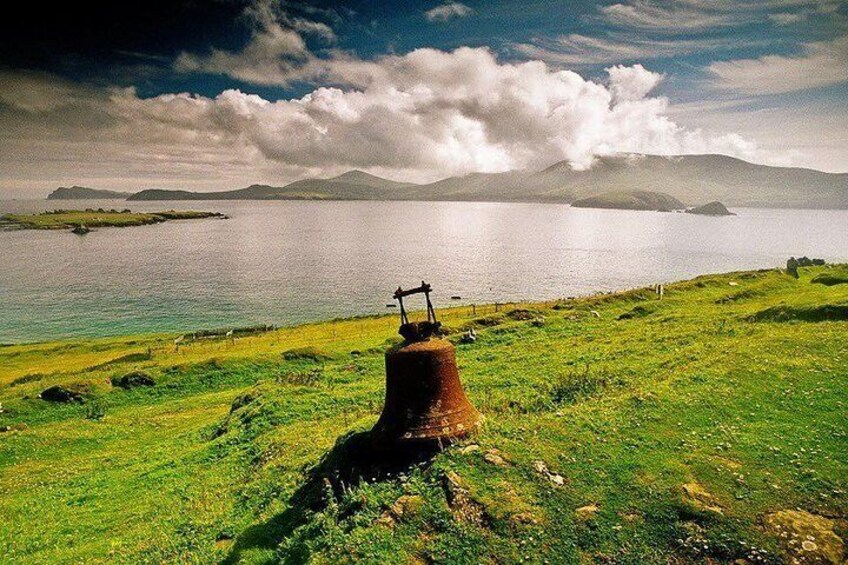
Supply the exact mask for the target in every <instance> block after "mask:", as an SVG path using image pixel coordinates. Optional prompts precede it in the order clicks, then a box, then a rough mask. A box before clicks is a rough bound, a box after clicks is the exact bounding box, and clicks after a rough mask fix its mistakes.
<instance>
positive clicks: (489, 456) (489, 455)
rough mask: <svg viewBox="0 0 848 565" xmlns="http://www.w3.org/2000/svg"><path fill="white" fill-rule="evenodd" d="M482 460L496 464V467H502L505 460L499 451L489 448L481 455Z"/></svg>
mask: <svg viewBox="0 0 848 565" xmlns="http://www.w3.org/2000/svg"><path fill="white" fill-rule="evenodd" d="M483 460H484V461H485V462H486V463H491V464H492V465H497V466H498V467H503V466H504V465H506V460H504V458H503V457H501V455H500V452H499V451H498V450H497V449H490V450H489V451H487V452H486V454H485V455H484V456H483Z"/></svg>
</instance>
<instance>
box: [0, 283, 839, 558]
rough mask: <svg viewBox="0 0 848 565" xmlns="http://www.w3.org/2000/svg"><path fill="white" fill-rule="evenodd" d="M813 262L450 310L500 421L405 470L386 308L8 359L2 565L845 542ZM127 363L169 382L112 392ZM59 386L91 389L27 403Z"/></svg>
mask: <svg viewBox="0 0 848 565" xmlns="http://www.w3.org/2000/svg"><path fill="white" fill-rule="evenodd" d="M800 271H801V277H800V279H798V280H796V279H794V278H791V277H788V276H786V275H784V274H783V273H781V272H778V271H764V272H748V273H733V274H727V275H716V276H704V277H700V278H698V279H695V280H692V281H687V282H681V283H677V284H673V285H668V286H667V287H666V294H665V299H664V300H663V301H657V300H656V295H655V294H654V293H653V292H652V291H651V290H647V289H644V290H635V291H631V292H627V293H622V294H617V295H605V296H597V297H591V298H586V299H578V300H569V301H561V302H556V303H544V304H529V305H513V306H510V307H506V308H503V307H502V308H501V310H500V311H499V312H497V313H496V312H494V308H493V307H486V308H485V309H484V308H479V307H478V308H477V313H476V315H473V314H472V312H471V310H470V308H456V309H450V310H445V311H443V312H442V318H443V320H444V323H445V324H446V325H447V326H448V327H450V328H452V329H454V330H455V333H454V334H453V335H452V336H451V339H454V340H456V339H457V337H458V336H459V332H458V330H461V329H463V328H467V327H471V326H474V327H476V328H477V330H478V334H479V336H480V338H479V340H478V341H477V342H476V343H472V344H460V345H458V346H457V357H458V362H459V368H460V373H461V375H462V379H463V381H464V383H465V388H466V390H467V392H468V394H469V397H470V398H471V400H472V402H473V403H474V404H475V405H476V406H477V407H478V408H479V409H480V410H481V412H483V414H484V415H485V417H486V421H485V428H484V430H483V432H482V433H481V434H480V435H479V436H477V437H475V438H473V439H471V440H469V441H467V442H465V443H463V444H461V445H457V446H453V447H451V448H448V449H446V450H444V451H443V452H440V453H438V454H436V455H435V457H434V458H433V459H432V460H431V461H429V462H424V463H421V464H419V465H417V466H413V467H409V468H405V467H404V466H403V465H402V464H403V462H402V461H396V460H395V461H392V463H393V465H394V466H391V465H386V464H382V465H374V464H373V462H374V460H373V459H370V455H371V454H370V452H369V447H368V446H369V443H368V438H367V437H366V436H364V435H363V432H365V431H366V430H368V429H369V428H370V427H371V426H372V425H373V424H374V422H375V421H376V419H377V416H378V414H379V411H380V409H381V405H382V399H383V385H384V382H383V381H384V374H383V357H382V355H383V351H384V350H385V348H386V347H387V346H388V344H390V343H392V342H394V340H395V334H394V332H395V330H396V324H397V321H396V319H395V318H394V317H393V316H384V317H369V318H360V319H351V320H341V321H336V322H328V323H322V324H313V325H305V326H300V327H296V328H286V329H281V330H277V331H273V332H269V333H264V334H260V335H257V336H253V337H243V338H239V339H236V340H235V342H234V343H233V342H231V341H230V340H227V339H218V340H198V341H190V340H186V341H184V342H183V343H182V344H181V346H180V347H179V351H175V345H174V343H173V340H174V336H141V337H127V338H120V339H104V340H94V341H68V342H57V343H44V344H33V345H20V346H6V347H0V402H2V410H3V411H2V413H0V429H2V430H4V431H3V432H0V494H2V496H0V516H3V519H2V520H0V555H2V556H3V559H2V561H4V562H11V563H32V564H36V563H133V564H135V563H163V562H168V563H176V562H178V563H214V562H224V563H277V562H283V563H303V562H306V561H309V560H312V561H313V562H316V563H337V562H357V563H430V562H434V563H444V562H450V563H469V564H471V563H475V564H476V563H520V562H531V563H576V562H581V561H582V562H595V563H669V562H672V563H680V562H684V563H685V562H692V563H701V562H705V560H706V559H710V560H712V561H711V562H733V561H734V560H736V559H747V561H746V562H751V563H754V562H778V561H779V560H780V559H784V557H781V556H785V555H787V554H786V553H785V552H786V551H789V550H790V549H791V550H792V551H793V552H794V554H795V555H800V556H802V557H804V558H809V557H810V556H813V555H817V554H818V552H821V551H823V548H826V549H828V550H830V551H831V554H830V555H835V553H833V552H835V551H841V550H842V549H841V547H840V546H839V543H841V542H840V541H839V537H838V536H842V537H844V536H845V535H846V524H845V521H844V519H845V517H846V515H848V496H846V490H848V484H846V483H848V472H846V470H848V427H846V425H845V421H846V402H848V395H846V392H848V339H846V335H848V334H847V333H846V330H848V284H839V283H836V284H813V283H812V282H811V279H812V278H813V277H816V276H819V275H821V274H822V273H828V272H830V271H831V270H830V269H828V268H827V267H819V268H810V269H805V268H802V269H801V270H800ZM840 272H842V271H840ZM133 370H141V371H144V372H146V373H147V374H148V375H149V376H151V377H152V378H153V379H154V380H155V383H156V384H155V386H144V387H138V388H133V389H129V390H125V389H122V388H119V387H116V386H112V385H111V384H110V381H111V379H113V378H115V377H120V376H122V375H125V374H127V373H129V372H130V371H133ZM57 384H59V385H63V386H65V387H68V388H69V389H72V390H76V391H77V392H79V393H81V394H83V395H84V397H85V398H86V401H85V402H71V403H67V404H62V403H51V402H47V401H44V400H41V399H39V398H37V395H38V394H39V393H40V392H41V391H43V390H45V389H46V388H48V387H49V386H52V385H57ZM360 477H364V478H366V479H367V480H365V481H360V480H359V479H360ZM796 509H801V510H803V511H804V512H809V513H810V514H802V513H799V512H797V511H796ZM784 511H785V512H784ZM802 518H803V519H802ZM804 520H806V522H804ZM798 524H801V525H803V524H807V525H808V526H809V528H808V529H807V530H804V532H805V533H803V534H798V533H797V532H796V531H793V530H792V529H791V528H792V527H793V526H797V525H798ZM813 526H815V528H814V527H813ZM798 527H800V526H798ZM778 528H783V529H782V530H780V529H778ZM816 528H818V529H816ZM799 531H800V530H799ZM781 532H783V535H781ZM793 535H794V536H795V537H793ZM807 536H809V537H810V538H812V539H809V538H808V537H807ZM802 546H803V547H802ZM792 548H794V549H792ZM834 548H835V549H834Z"/></svg>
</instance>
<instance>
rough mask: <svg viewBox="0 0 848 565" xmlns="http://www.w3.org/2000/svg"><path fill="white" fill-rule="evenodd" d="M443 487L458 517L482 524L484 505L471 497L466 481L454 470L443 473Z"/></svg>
mask: <svg viewBox="0 0 848 565" xmlns="http://www.w3.org/2000/svg"><path fill="white" fill-rule="evenodd" d="M442 487H443V488H444V490H445V496H446V498H447V501H448V506H449V507H450V509H451V511H452V512H453V514H454V516H456V517H457V519H459V520H461V521H463V522H470V523H473V524H478V525H479V524H482V523H483V519H484V512H483V505H482V504H480V503H479V502H477V501H476V500H474V499H473V498H472V497H471V493H470V492H469V490H468V487H467V486H466V484H465V481H463V480H462V478H461V477H460V476H459V475H457V474H456V473H455V472H453V471H448V472H446V473H445V474H444V475H442Z"/></svg>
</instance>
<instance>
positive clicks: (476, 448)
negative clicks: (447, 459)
mask: <svg viewBox="0 0 848 565" xmlns="http://www.w3.org/2000/svg"><path fill="white" fill-rule="evenodd" d="M475 451H480V446H479V445H477V444H476V443H472V444H470V445H466V446H465V447H462V448H461V449H460V450H459V452H460V453H462V454H463V455H468V454H469V453H474V452H475Z"/></svg>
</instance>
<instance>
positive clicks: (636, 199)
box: [571, 190, 686, 212]
mask: <svg viewBox="0 0 848 565" xmlns="http://www.w3.org/2000/svg"><path fill="white" fill-rule="evenodd" d="M571 205H572V206H573V207H575V208H606V209H615V210H646V211H655V212H671V211H672V210H683V209H684V208H686V205H685V204H683V202H681V201H680V200H678V199H677V198H675V197H673V196H671V195H669V194H665V193H664V192H649V191H645V190H625V191H619V192H605V193H603V194H598V195H596V196H589V197H588V198H581V199H579V200H575V201H574V202H572V203H571Z"/></svg>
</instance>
